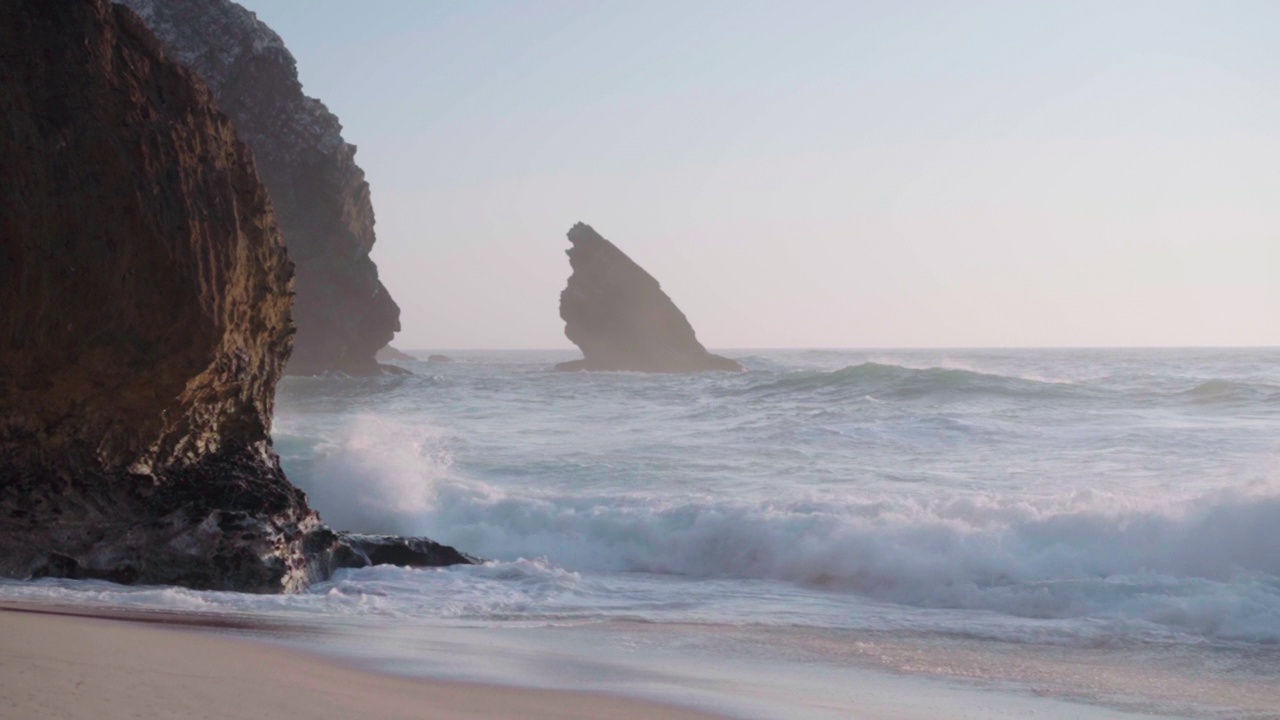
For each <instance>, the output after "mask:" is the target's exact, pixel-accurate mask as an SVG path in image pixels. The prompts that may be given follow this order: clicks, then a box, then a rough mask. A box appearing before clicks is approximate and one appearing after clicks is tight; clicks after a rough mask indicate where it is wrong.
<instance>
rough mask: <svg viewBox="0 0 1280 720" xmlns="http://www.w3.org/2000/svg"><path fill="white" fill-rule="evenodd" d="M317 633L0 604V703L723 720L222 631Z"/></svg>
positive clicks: (185, 714) (115, 709) (99, 713)
mask: <svg viewBox="0 0 1280 720" xmlns="http://www.w3.org/2000/svg"><path fill="white" fill-rule="evenodd" d="M310 629H311V628H310V627H308V626H303V625H299V626H290V625H273V624H269V623H266V624H264V623H255V622H252V621H248V620H245V621H241V620H238V619H234V618H225V617H206V616H201V615H198V614H193V613H173V614H172V616H170V615H169V614H157V613H146V612H131V611H113V610H105V611H98V610H96V609H88V608H84V607H79V608H77V607H68V606H64V605H55V606H42V605H38V604H27V603H0V703H3V704H4V706H5V707H7V708H8V709H9V711H11V712H13V713H15V715H14V716H15V717H22V718H28V719H30V720H42V719H45V718H48V719H49V720H53V719H54V718H58V719H65V720H78V719H79V718H84V719H85V720H89V719H90V718H92V719H95V720H97V719H100V720H134V719H136V718H144V719H145V718H174V719H183V718H192V719H195V718H206V717H207V718H213V717H253V718H259V719H261V720H292V719H294V718H299V717H306V718H308V720H350V718H352V717H376V718H379V719H382V718H386V719H388V720H395V719H399V718H405V719H406V720H407V719H408V718H424V717H430V718H433V720H464V719H469V720H476V719H477V718H524V719H527V720H551V719H553V718H554V719H557V720H574V719H579V718H580V719H582V720H586V719H587V718H608V717H626V718H629V719H630V718H635V719H636V720H728V718H727V717H726V716H723V715H715V714H711V713H707V712H702V711H698V710H691V709H685V708H681V707H677V706H672V705H664V704H662V703H657V702H651V701H647V700H639V699H634V698H628V697H622V696H615V695H607V694H603V693H593V692H578V691H567V690H542V689H528V688H518V687H509V686H503V685H487V684H480V683H468V682H455V681H449V680H432V679H419V678H408V677H401V676H397V675H391V674H384V673H378V672H373V671H371V670H366V669H363V668H361V667H358V666H356V665H353V664H349V663H343V662H340V661H337V660H334V659H331V658H327V657H325V656H322V655H319V654H313V653H309V652H305V651H302V650H295V649H291V648H284V647H280V646H278V645H275V644H272V643H270V642H265V641H263V642H257V641H255V640H254V638H253V637H252V636H248V637H243V636H241V637H238V636H235V635H231V634H229V633H226V632H225V631H228V630H236V631H248V632H250V633H286V634H288V633H291V632H305V631H307V630H310ZM218 630H222V631H224V632H222V633H219V632H218Z"/></svg>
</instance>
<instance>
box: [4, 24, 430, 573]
mask: <svg viewBox="0 0 1280 720" xmlns="http://www.w3.org/2000/svg"><path fill="white" fill-rule="evenodd" d="M0 48H4V52H3V53H0V250H2V251H3V252H2V253H0V308H3V309H4V310H3V312H0V410H2V412H0V575H5V576H10V577H20V578H25V577H43V576H57V577H73V578H103V579H108V580H114V581H118V582H137V583H164V584H178V585H185V586H188V587H194V588H212V589H227V590H246V591H263V592H271V591H276V592H278V591H287V590H297V589H301V588H302V587H305V586H306V585H307V584H308V583H310V582H312V581H314V580H317V579H321V578H322V577H324V576H325V575H326V574H327V573H328V572H331V571H332V569H333V568H334V567H341V566H349V565H354V566H360V565H364V564H368V563H369V562H374V561H376V559H374V558H371V557H370V556H369V552H368V551H367V550H366V549H363V546H362V545H360V544H357V543H353V541H352V540H350V539H349V538H347V537H345V536H342V535H338V534H335V533H332V532H331V531H329V530H327V529H326V528H324V527H323V526H322V525H321V524H320V521H319V518H318V517H317V516H316V514H315V513H314V512H312V511H311V510H310V509H309V508H308V507H307V503H306V498H305V496H304V495H303V493H302V492H301V491H299V490H298V489H297V488H295V487H293V486H292V485H291V484H290V483H289V482H288V481H287V480H286V479H285V477H284V474H283V473H282V472H281V469H280V464H279V461H278V459H277V458H276V456H275V454H274V452H273V450H272V446H271V440H270V436H269V431H270V424H271V412H272V405H273V401H274V390H275V384H276V381H277V379H278V378H279V376H280V373H281V368H282V365H283V363H284V362H285V360H286V359H287V358H288V355H289V345H290V338H291V335H292V333H293V328H292V324H291V322H290V319H289V308H290V302H291V297H290V296H291V288H290V279H291V274H292V266H291V264H290V262H289V260H288V257H287V256H286V253H285V249H284V246H283V243H282V242H281V239H280V235H279V232H278V231H277V229H276V225H275V220H274V218H273V215H272V210H271V203H270V201H269V199H268V197H267V192H266V189H265V188H264V187H263V185H262V183H261V182H260V181H259V179H258V175H257V172H256V170H255V168H254V163H253V158H252V156H251V154H250V152H249V150H248V149H247V148H246V147H245V145H244V144H243V143H241V142H240V141H239V140H238V139H237V138H236V136H235V134H234V132H233V131H232V126H231V123H230V121H229V120H228V119H227V118H226V117H225V116H223V115H222V113H220V112H219V111H218V110H217V108H216V107H215V105H214V102H213V100H212V98H211V97H210V95H209V93H208V91H207V90H206V89H205V87H204V85H203V84H202V83H201V82H200V81H199V80H198V79H197V78H196V77H195V76H194V75H193V74H192V73H191V72H190V71H188V70H187V69H185V68H183V67H181V66H179V65H177V64H176V63H172V62H169V61H167V60H166V59H164V57H163V55H162V52H161V50H160V48H159V45H158V43H157V42H156V40H155V39H154V38H153V37H152V36H151V34H150V33H149V31H148V30H147V29H146V27H145V26H144V25H143V24H142V23H141V21H140V20H139V19H138V18H137V17H136V16H135V15H134V14H133V13H132V12H130V11H129V10H127V9H125V8H122V7H120V6H113V5H111V4H110V3H109V2H107V1H106V0H59V1H58V2H47V1H45V0H6V2H4V3H0ZM405 542H409V541H405ZM412 547H413V548H415V549H420V548H418V547H417V546H416V545H413V546H412ZM428 556H429V553H419V555H417V556H412V555H411V556H409V557H411V558H412V557H418V558H419V559H423V558H427V557H428ZM436 556H438V557H440V558H444V559H449V558H448V556H447V554H441V553H439V552H437V553H436ZM397 557H399V556H397Z"/></svg>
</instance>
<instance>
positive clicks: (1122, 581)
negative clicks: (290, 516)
mask: <svg viewBox="0 0 1280 720" xmlns="http://www.w3.org/2000/svg"><path fill="white" fill-rule="evenodd" d="M447 444H448V438H447V437H446V436H443V435H442V434H441V433H440V432H439V431H437V430H434V429H431V428H429V427H421V426H417V425H414V426H397V425H396V424H394V423H390V422H387V421H385V420H382V419H378V418H373V417H369V416H361V417H358V418H356V419H354V420H353V422H352V424H351V426H350V428H349V430H348V435H347V436H346V437H345V438H343V439H340V440H338V441H337V442H334V443H332V444H331V445H328V446H325V447H323V448H321V449H319V450H318V451H317V458H318V460H317V461H316V464H315V465H314V468H315V472H313V473H311V474H310V475H309V476H308V477H306V478H302V477H299V482H302V483H303V485H304V487H306V488H308V490H309V491H311V492H312V495H313V498H314V500H315V503H316V504H317V506H319V507H320V508H321V509H322V510H323V511H324V512H325V513H326V515H327V516H328V517H329V518H330V519H331V520H332V519H334V518H338V519H339V520H341V521H349V522H352V523H356V522H360V523H365V524H364V525H360V526H358V527H362V528H374V529H384V528H386V529H395V530H396V531H399V532H419V533H425V534H430V535H432V536H433V537H436V538H438V539H441V540H443V541H446V542H450V543H453V544H456V545H458V546H459V547H463V548H466V549H467V550H469V551H471V552H474V553H477V554H480V555H482V556H485V557H491V558H495V559H497V560H500V561H504V562H503V564H499V565H495V566H490V568H489V569H488V570H481V571H476V572H474V573H472V574H471V575H469V576H467V579H466V582H474V583H480V582H481V581H482V580H493V579H502V578H504V576H503V575H502V573H512V575H511V579H512V582H511V583H508V585H509V587H508V590H509V591H510V592H512V593H515V594H514V595H513V596H510V597H499V596H502V595H503V594H504V592H505V591H500V590H497V588H498V587H500V586H501V585H502V583H498V584H496V585H490V586H488V587H487V588H486V589H485V590H484V592H493V593H496V595H495V596H494V597H491V598H489V600H484V599H481V598H478V597H473V598H471V599H469V600H467V601H466V602H467V603H470V604H469V605H468V606H467V610H466V612H460V613H459V614H469V615H472V616H475V615H478V614H482V613H483V609H482V607H483V606H484V603H485V602H489V601H492V612H494V613H495V614H503V615H505V614H509V613H513V612H515V611H514V610H513V609H512V608H513V607H517V606H518V607H520V608H522V610H521V611H528V610H529V609H530V608H534V607H536V605H537V601H536V598H537V597H539V596H541V597H543V598H544V599H546V598H548V597H549V596H550V594H553V591H562V590H564V589H565V588H564V587H563V586H561V585H557V583H560V582H561V581H562V580H563V577H561V576H554V577H548V576H546V575H545V573H543V574H537V573H535V575H534V576H525V575H522V573H527V572H528V570H529V568H541V569H542V570H548V569H554V570H555V572H557V573H559V572H570V571H572V573H575V574H571V575H568V576H564V577H571V578H573V582H578V581H580V576H578V575H576V573H578V572H595V573H636V572H640V573H652V574H659V575H667V576H675V577H681V578H688V579H735V580H768V581H780V582H784V583H791V584H794V585H796V586H799V587H809V588H815V589H818V590H821V591H836V592H839V593H843V594H847V595H849V596H851V597H853V598H864V599H871V600H875V601H879V602H886V603H893V604H896V605H901V606H905V607H911V608H934V609H960V610H976V611H988V612H995V613H1001V614H1005V615H1009V616H1013V617H1020V618H1043V619H1087V620H1091V621H1107V622H1111V623H1120V624H1121V626H1122V625H1123V624H1124V623H1143V624H1147V625H1154V626H1159V627H1165V628H1168V629H1171V630H1176V631H1180V632H1186V633H1191V634H1195V635H1200V636H1205V637H1216V638H1224V639H1235V640H1245V641H1254V642H1275V641H1280V551H1277V549H1276V546H1275V543H1274V538H1275V531H1274V529H1275V528H1276V527H1280V487H1277V485H1276V484H1275V483H1268V482H1258V483H1255V484H1254V486H1253V487H1249V488H1245V489H1235V490H1218V491H1213V492H1210V493H1206V494H1199V495H1196V494H1189V493H1184V494H1182V495H1180V496H1179V495H1177V494H1167V495H1165V496H1162V497H1158V498H1155V497H1149V496H1140V495H1126V494H1124V493H1121V492H1113V491H1097V490H1083V491H1070V492H1065V493H1061V494H1050V495H1048V496H1042V497H1024V496H1018V495H1011V494H1003V495H1001V494H996V493H975V492H966V493H953V492H948V491H946V490H944V489H935V490H934V491H933V492H931V493H929V494H927V495H923V496H919V495H916V496H895V495H891V494H885V493H872V494H859V493H857V492H854V491H849V492H846V493H844V494H843V495H841V496H839V497H838V498H833V497H832V496H830V495H824V496H819V495H816V494H812V493H810V494H807V495H806V494H805V493H803V492H789V493H778V495H779V496H780V497H779V499H762V498H755V499H753V498H751V497H749V496H748V497H732V496H730V497H719V496H715V495H714V494H710V493H699V492H689V491H682V492H669V491H664V492H653V491H651V490H650V491H646V490H642V489H641V490H637V491H634V492H627V493H621V494H606V495H600V494H597V493H591V492H586V493H572V492H570V493H565V492H560V491H556V490H549V489H547V488H539V487H521V486H507V487H498V486H495V485H493V484H490V483H485V482H481V481H476V480H472V479H468V478H466V477H465V476H463V475H462V474H461V473H460V472H458V471H457V470H456V469H452V460H451V458H450V456H449V452H448V451H447V450H446V449H445V448H444V446H445V445H447ZM317 481H318V482H319V484H318V485H313V484H312V483H313V482H317ZM344 508H346V509H347V510H344ZM352 509H358V511H355V512H352ZM353 526H356V525H353ZM513 561H514V564H513ZM529 563H533V564H532V565H530V564H529ZM564 569H568V570H564ZM459 577H461V576H459ZM530 577H532V579H530ZM517 578H519V579H518V580H517ZM456 579H457V578H455V580H456ZM378 582H381V581H378ZM378 582H375V581H374V580H373V579H372V578H371V577H369V576H361V577H359V578H354V579H351V580H349V581H348V583H347V584H343V583H339V584H337V585H335V586H334V588H335V590H336V591H339V592H347V591H352V592H355V591H356V590H355V588H360V589H361V590H360V591H367V590H370V589H372V588H377V587H379V585H378ZM521 583H523V585H521ZM544 583H545V584H547V587H542V584H544ZM539 588H541V589H539ZM547 588H550V589H549V590H548V589H547ZM405 591H406V592H408V591H409V590H407V589H405ZM544 591H545V592H544ZM453 592H455V593H457V592H459V590H458V588H457V587H455V588H453ZM545 609H547V610H548V612H550V611H552V608H551V606H550V605H549V606H548V607H547V608H545ZM1117 627H1120V626H1117Z"/></svg>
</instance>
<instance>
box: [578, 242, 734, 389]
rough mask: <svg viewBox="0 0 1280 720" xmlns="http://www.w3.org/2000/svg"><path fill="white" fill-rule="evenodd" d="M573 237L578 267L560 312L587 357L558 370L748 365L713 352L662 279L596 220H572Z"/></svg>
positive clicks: (694, 368) (672, 369)
mask: <svg viewBox="0 0 1280 720" xmlns="http://www.w3.org/2000/svg"><path fill="white" fill-rule="evenodd" d="M569 242H570V243H571V244H572V245H573V247H571V248H570V249H569V250H566V251H565V252H566V254H567V255H568V256H569V265H570V266H571V267H572V268H573V273H572V274H571V275H570V276H569V284H568V286H567V287H565V289H564V292H562V293H560V317H561V318H562V319H563V320H564V321H565V328H564V334H565V335H566V336H567V337H568V338H569V339H570V340H572V341H573V343H574V344H575V345H577V346H578V347H579V348H580V349H581V350H582V355H583V358H582V359H581V360H574V361H572V362H566V363H560V364H559V365H557V366H556V369H557V370H635V371H641V372H698V371H704V370H731V371H741V370H743V367H742V366H741V365H739V364H738V363H737V362H735V361H733V360H730V359H728V358H724V357H720V356H719V355H713V354H711V353H709V352H707V349H706V348H704V347H703V346H702V343H700V342H698V338H697V336H696V335H695V334H694V331H693V327H692V326H691V325H689V321H688V319H686V318H685V316H684V313H682V312H680V308H678V307H676V305H675V303H674V302H672V301H671V298H669V297H667V294H666V293H665V292H663V291H662V288H661V286H659V285H658V281H657V280H655V279H654V278H653V276H652V275H650V274H649V273H647V272H645V270H644V268H642V267H640V266H639V265H637V264H636V263H635V262H634V261H633V260H632V259H631V258H629V257H627V256H626V254H625V253H623V252H622V251H621V250H619V249H618V248H617V246H615V245H614V244H613V243H611V242H609V241H608V240H606V239H604V238H603V237H601V236H600V234H599V233H597V232H596V231H595V230H594V229H592V228H591V226H590V225H584V224H583V223H578V224H576V225H574V226H573V228H571V229H570V230H569Z"/></svg>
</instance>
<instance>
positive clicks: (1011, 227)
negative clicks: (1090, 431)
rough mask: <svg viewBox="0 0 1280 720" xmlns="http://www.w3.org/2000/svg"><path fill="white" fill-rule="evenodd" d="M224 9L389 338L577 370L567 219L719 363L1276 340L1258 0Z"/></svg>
mask: <svg viewBox="0 0 1280 720" xmlns="http://www.w3.org/2000/svg"><path fill="white" fill-rule="evenodd" d="M240 2H241V3H242V4H244V5H245V6H246V7H248V8H249V9H251V10H254V11H256V12H257V13H258V15H259V17H260V18H261V19H263V20H264V21H265V22H266V23H267V24H268V25H270V26H271V27H272V28H273V29H274V30H276V32H278V33H279V34H280V35H281V36H282V37H283V38H284V40H285V42H286V44H287V45H288V47H289V49H290V50H291V51H292V52H293V54H294V55H295V57H296V58H297V60H298V68H299V74H300V76H301V79H302V82H303V87H304V90H305V91H306V92H307V93H308V94H309V95H313V96H316V97H318V98H320V99H321V100H323V101H324V102H325V103H326V104H327V105H328V106H329V108H330V109H331V110H332V111H333V112H334V113H335V114H337V115H338V117H339V118H340V119H341V121H342V123H343V126H344V128H345V130H344V136H345V137H346V139H347V141H348V142H351V143H354V144H355V145H357V146H358V148H359V151H358V153H357V155H356V161H357V162H358V163H359V164H360V165H361V166H362V167H363V168H364V170H365V172H366V173H367V176H368V179H369V182H370V184H371V186H372V192H373V202H374V209H375V212H376V213H377V233H378V242H377V245H376V246H375V250H374V254H373V257H374V260H375V261H376V262H377V263H378V267H379V269H380V272H381V275H382V278H383V281H384V282H385V283H386V285H387V286H388V288H390V290H391V293H392V295H393V296H394V297H395V298H396V300H397V301H398V302H399V304H400V306H401V309H402V316H401V321H402V324H403V328H404V329H403V331H402V332H401V334H400V335H399V336H398V337H397V339H396V340H395V341H394V344H395V345H397V346H398V347H402V348H414V349H433V348H442V349H443V348H554V347H571V345H570V344H569V342H568V341H567V340H566V339H565V338H564V334H563V323H562V321H561V320H560V318H559V315H558V302H559V293H560V290H561V289H562V288H563V287H564V283H565V280H566V278H567V277H568V274H569V265H568V260H567V258H566V257H565V256H564V253H563V250H564V249H566V248H567V247H568V243H567V241H566V240H565V238H564V234H565V232H566V231H567V230H568V229H569V227H570V226H571V225H572V224H573V223H574V222H577V221H579V220H581V221H583V222H586V223H589V224H591V225H593V226H594V227H595V228H596V230H598V231H599V232H600V233H601V234H602V235H604V236H605V237H607V238H609V239H610V240H612V241H614V242H615V243H616V244H617V245H618V246H619V247H621V248H622V249H623V251H625V252H627V253H628V254H629V255H630V256H631V257H632V258H633V259H634V260H636V261H637V262H638V263H640V264H641V265H642V266H644V267H645V268H646V269H647V270H649V272H650V273H652V274H653V275H654V276H655V277H656V278H658V280H659V281H660V282H661V283H662V285H663V288H664V289H665V290H666V291H667V293H668V294H669V295H671V297H672V299H673V300H675V302H676V304H677V305H679V306H680V307H681V309H683V310H684V312H685V314H686V315H687V316H688V317H689V319H690V321H691V322H692V323H693V326H694V328H695V329H696V330H697V332H698V336H699V338H700V339H701V340H702V341H703V343H704V344H706V345H707V346H708V347H713V348H714V347H721V348H724V347H1002V346H1073V345H1085V346H1108V345H1110V346H1147V345H1280V278H1278V277H1277V275H1278V273H1280V43H1278V42H1276V33H1277V30H1280V2H1226V1H1224V2H1182V1H1178V0H1167V1H1166V0H1159V1H1145V2H1136V1H1135V2H1120V1H1111V0H1108V1H1098V2H1095V1H1086V0H1071V1H1070V2H963V3H962V2H888V1H884V2H853V1H849V0H844V1H837V2H819V1H817V0H814V1H811V2H794V3H783V2H740V1H735V2H728V1H723V2H722V1H714V2H713V1H705V2H699V1H693V2H666V1H656V0H645V1H643V2H639V1H637V2H629V3H616V2H587V1H576V0H575V1H572V2H568V1H566V2H484V1H469V2H461V1H454V2H418V1H415V0H365V1H364V2H355V1H354V0H240Z"/></svg>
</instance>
